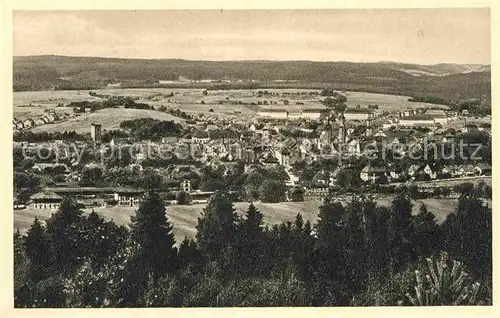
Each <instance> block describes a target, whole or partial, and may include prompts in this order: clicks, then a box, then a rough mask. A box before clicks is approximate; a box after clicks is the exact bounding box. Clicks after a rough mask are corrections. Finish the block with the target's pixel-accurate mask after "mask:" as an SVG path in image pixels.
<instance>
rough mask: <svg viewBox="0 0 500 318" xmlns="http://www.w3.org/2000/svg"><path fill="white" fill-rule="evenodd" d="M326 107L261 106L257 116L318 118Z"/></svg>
mask: <svg viewBox="0 0 500 318" xmlns="http://www.w3.org/2000/svg"><path fill="white" fill-rule="evenodd" d="M325 111H326V109H323V108H318V109H293V110H287V109H285V108H261V109H260V110H259V111H258V112H257V116H259V117H262V118H274V119H288V120H294V119H295V120H299V119H308V120H318V119H319V118H320V117H321V115H322V114H323V113H324V112H325Z"/></svg>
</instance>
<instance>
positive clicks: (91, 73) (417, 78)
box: [14, 56, 491, 100]
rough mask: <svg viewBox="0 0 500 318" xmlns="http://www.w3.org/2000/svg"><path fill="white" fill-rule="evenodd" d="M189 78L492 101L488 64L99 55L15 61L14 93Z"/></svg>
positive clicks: (129, 85)
mask: <svg viewBox="0 0 500 318" xmlns="http://www.w3.org/2000/svg"><path fill="white" fill-rule="evenodd" d="M179 77H184V78H188V79H192V80H201V79H215V80H221V79H233V80H237V79H241V80H255V81H258V84H256V85H259V87H266V86H268V85H272V84H275V83H276V81H284V80H289V81H296V82H295V83H294V85H293V86H294V87H297V86H302V87H315V86H317V87H324V86H325V85H329V86H331V87H334V88H339V89H353V90H364V91H368V92H378V93H389V94H401V95H415V94H425V95H431V96H435V97H439V98H443V99H445V100H456V99H460V98H471V97H486V98H488V99H489V96H490V92H491V88H490V82H491V79H490V77H491V73H490V66H489V65H459V64H437V65H416V64H404V63H394V62H379V63H350V62H310V61H220V62H213V61H187V60H178V59H156V60H144V59H113V58H99V57H66V56H27V57H14V90H16V91H25V90H45V89H51V88H55V89H90V88H99V87H104V86H106V85H107V84H109V83H116V82H122V83H123V84H124V85H125V86H126V87H141V86H142V87H147V86H153V85H155V84H156V85H157V83H158V81H159V80H177V79H178V78H179Z"/></svg>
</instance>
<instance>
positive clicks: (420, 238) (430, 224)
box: [412, 203, 440, 258]
mask: <svg viewBox="0 0 500 318" xmlns="http://www.w3.org/2000/svg"><path fill="white" fill-rule="evenodd" d="M435 218H436V217H435V216H434V214H432V213H431V212H429V211H428V210H427V206H426V205H425V204H424V203H422V205H421V206H420V211H419V213H418V214H417V215H416V216H414V217H413V219H412V233H413V238H412V242H413V244H414V249H415V252H416V254H417V256H418V257H419V258H425V257H428V256H431V255H432V254H433V252H435V251H437V249H438V244H439V240H440V237H439V227H438V225H437V224H436V222H435V221H434V220H435Z"/></svg>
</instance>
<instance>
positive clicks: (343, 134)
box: [338, 112, 346, 145]
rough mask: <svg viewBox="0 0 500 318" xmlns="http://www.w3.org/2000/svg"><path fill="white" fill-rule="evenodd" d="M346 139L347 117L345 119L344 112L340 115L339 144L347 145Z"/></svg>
mask: <svg viewBox="0 0 500 318" xmlns="http://www.w3.org/2000/svg"><path fill="white" fill-rule="evenodd" d="M345 137H346V128H345V117H344V112H342V113H341V114H340V123H339V135H338V142H339V144H341V145H343V144H345Z"/></svg>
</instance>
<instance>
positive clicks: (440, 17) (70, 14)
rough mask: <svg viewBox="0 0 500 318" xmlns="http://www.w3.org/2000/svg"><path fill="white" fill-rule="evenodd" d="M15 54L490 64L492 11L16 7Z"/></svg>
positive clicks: (478, 9) (14, 21)
mask: <svg viewBox="0 0 500 318" xmlns="http://www.w3.org/2000/svg"><path fill="white" fill-rule="evenodd" d="M13 23H14V26H13V27H14V55H16V56H21V55H42V54H56V55H72V56H102V57H122V58H182V59H191V60H313V61H357V62H371V61H397V62H409V63H422V64H433V63H441V62H452V63H482V64H489V63H490V12H489V9H481V8H477V9H418V10H415V9H369V10H294V11H287V10H266V11H262V10H241V11H227V10H224V11H221V10H210V11H186V10H183V11H180V10H179V11H173V10H169V11H16V12H14V19H13Z"/></svg>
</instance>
